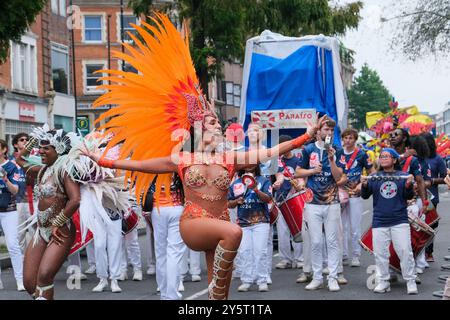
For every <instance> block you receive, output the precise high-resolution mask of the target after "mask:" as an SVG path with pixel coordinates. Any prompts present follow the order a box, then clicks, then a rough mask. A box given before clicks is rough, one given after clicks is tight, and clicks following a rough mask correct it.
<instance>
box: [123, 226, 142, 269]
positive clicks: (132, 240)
mask: <svg viewBox="0 0 450 320" xmlns="http://www.w3.org/2000/svg"><path fill="white" fill-rule="evenodd" d="M122 250H123V254H122V261H121V264H120V269H121V270H122V272H126V271H127V269H128V264H127V263H128V261H129V262H130V264H131V265H132V266H133V270H134V271H136V270H141V269H142V262H141V248H140V247H139V235H138V230H137V228H134V229H133V231H131V232H130V233H128V234H126V235H124V236H123V242H122Z"/></svg>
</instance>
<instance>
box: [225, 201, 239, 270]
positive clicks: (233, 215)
mask: <svg viewBox="0 0 450 320" xmlns="http://www.w3.org/2000/svg"><path fill="white" fill-rule="evenodd" d="M228 212H229V214H230V222H232V223H236V224H237V208H230V209H228ZM233 269H234V271H233V277H234V276H236V277H240V276H241V274H242V259H241V251H240V250H238V252H237V254H236V257H235V258H234V261H233Z"/></svg>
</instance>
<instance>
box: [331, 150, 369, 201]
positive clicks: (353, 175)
mask: <svg viewBox="0 0 450 320" xmlns="http://www.w3.org/2000/svg"><path fill="white" fill-rule="evenodd" d="M352 155H353V152H350V153H348V154H347V153H345V151H344V150H342V153H341V154H340V158H339V159H338V161H339V162H340V164H341V165H343V166H344V173H345V174H346V175H347V179H348V180H347V183H346V184H345V186H344V189H345V190H346V191H347V192H348V195H349V196H350V197H351V198H356V197H360V196H361V191H360V190H359V189H358V188H357V186H358V185H359V182H360V181H361V174H362V171H363V169H364V168H365V169H367V170H369V169H371V168H372V166H373V164H372V161H371V160H370V158H369V157H368V156H367V154H366V153H365V152H364V151H363V150H361V149H359V151H358V153H357V155H356V157H355V160H354V161H353V164H352V165H351V167H350V168H349V169H348V170H347V168H346V166H347V163H349V162H350V159H351V157H352Z"/></svg>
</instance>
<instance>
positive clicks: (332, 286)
mask: <svg viewBox="0 0 450 320" xmlns="http://www.w3.org/2000/svg"><path fill="white" fill-rule="evenodd" d="M328 290H330V292H337V291H339V290H341V288H339V284H338V282H337V280H336V279H334V278H330V279H328Z"/></svg>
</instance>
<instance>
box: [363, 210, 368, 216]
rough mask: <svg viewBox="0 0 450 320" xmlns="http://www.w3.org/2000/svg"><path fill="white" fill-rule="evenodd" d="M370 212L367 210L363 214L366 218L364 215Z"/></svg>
mask: <svg viewBox="0 0 450 320" xmlns="http://www.w3.org/2000/svg"><path fill="white" fill-rule="evenodd" d="M369 212H370V210H366V211H364V212H363V213H362V215H363V216H364V215H366V214H368V213H369Z"/></svg>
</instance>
